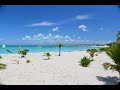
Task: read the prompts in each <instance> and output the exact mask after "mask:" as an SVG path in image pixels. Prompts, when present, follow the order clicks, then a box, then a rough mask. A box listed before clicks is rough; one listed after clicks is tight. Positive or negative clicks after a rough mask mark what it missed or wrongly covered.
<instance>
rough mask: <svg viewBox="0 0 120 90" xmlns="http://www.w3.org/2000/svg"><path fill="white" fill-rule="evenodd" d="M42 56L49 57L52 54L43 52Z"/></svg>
mask: <svg viewBox="0 0 120 90" xmlns="http://www.w3.org/2000/svg"><path fill="white" fill-rule="evenodd" d="M44 56H47V58H48V59H50V57H51V56H52V54H50V53H44Z"/></svg>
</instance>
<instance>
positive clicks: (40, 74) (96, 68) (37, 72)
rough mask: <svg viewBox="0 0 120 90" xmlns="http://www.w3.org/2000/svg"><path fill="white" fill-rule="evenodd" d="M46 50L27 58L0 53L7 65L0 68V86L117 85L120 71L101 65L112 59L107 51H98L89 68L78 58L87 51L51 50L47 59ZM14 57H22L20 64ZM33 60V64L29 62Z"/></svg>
mask: <svg viewBox="0 0 120 90" xmlns="http://www.w3.org/2000/svg"><path fill="white" fill-rule="evenodd" d="M43 54H44V53H28V54H27V55H26V56H25V58H20V55H19V54H1V56H2V57H3V59H0V63H4V64H6V65H7V68H6V69H4V70H0V84H1V85H115V84H117V82H115V81H116V80H118V76H119V75H118V72H116V71H114V72H113V71H112V70H107V71H106V70H104V68H103V66H102V64H103V63H105V62H110V63H113V62H112V59H111V58H110V57H108V56H107V55H106V53H104V52H102V53H98V56H95V57H94V61H93V62H91V64H90V66H89V67H82V66H81V65H80V64H79V61H80V59H81V58H82V57H84V56H88V57H89V53H87V52H86V51H73V52H61V56H58V52H51V54H52V56H51V57H50V59H49V60H47V57H46V56H43ZM13 60H19V61H20V64H17V63H16V62H15V61H13ZM26 60H30V61H31V62H30V63H26Z"/></svg>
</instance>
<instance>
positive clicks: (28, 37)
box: [22, 36, 32, 40]
mask: <svg viewBox="0 0 120 90" xmlns="http://www.w3.org/2000/svg"><path fill="white" fill-rule="evenodd" d="M26 39H27V40H32V38H31V36H25V37H24V38H22V40H26Z"/></svg>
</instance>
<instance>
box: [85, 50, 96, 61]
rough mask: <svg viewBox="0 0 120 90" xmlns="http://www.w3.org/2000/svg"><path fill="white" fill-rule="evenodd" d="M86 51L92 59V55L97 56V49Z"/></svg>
mask: <svg viewBox="0 0 120 90" xmlns="http://www.w3.org/2000/svg"><path fill="white" fill-rule="evenodd" d="M87 52H89V54H90V57H91V58H92V60H93V57H94V56H98V55H97V54H96V52H98V50H97V49H88V50H87Z"/></svg>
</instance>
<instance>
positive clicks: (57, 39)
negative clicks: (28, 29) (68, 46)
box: [22, 33, 74, 43]
mask: <svg viewBox="0 0 120 90" xmlns="http://www.w3.org/2000/svg"><path fill="white" fill-rule="evenodd" d="M22 40H27V41H29V40H33V41H37V40H38V41H41V42H47V43H49V42H63V43H64V42H65V41H74V40H73V39H72V38H71V37H70V36H68V35H66V36H61V35H54V36H53V35H52V34H51V33H49V34H48V35H43V34H41V33H39V34H37V35H33V36H25V37H23V38H22Z"/></svg>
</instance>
